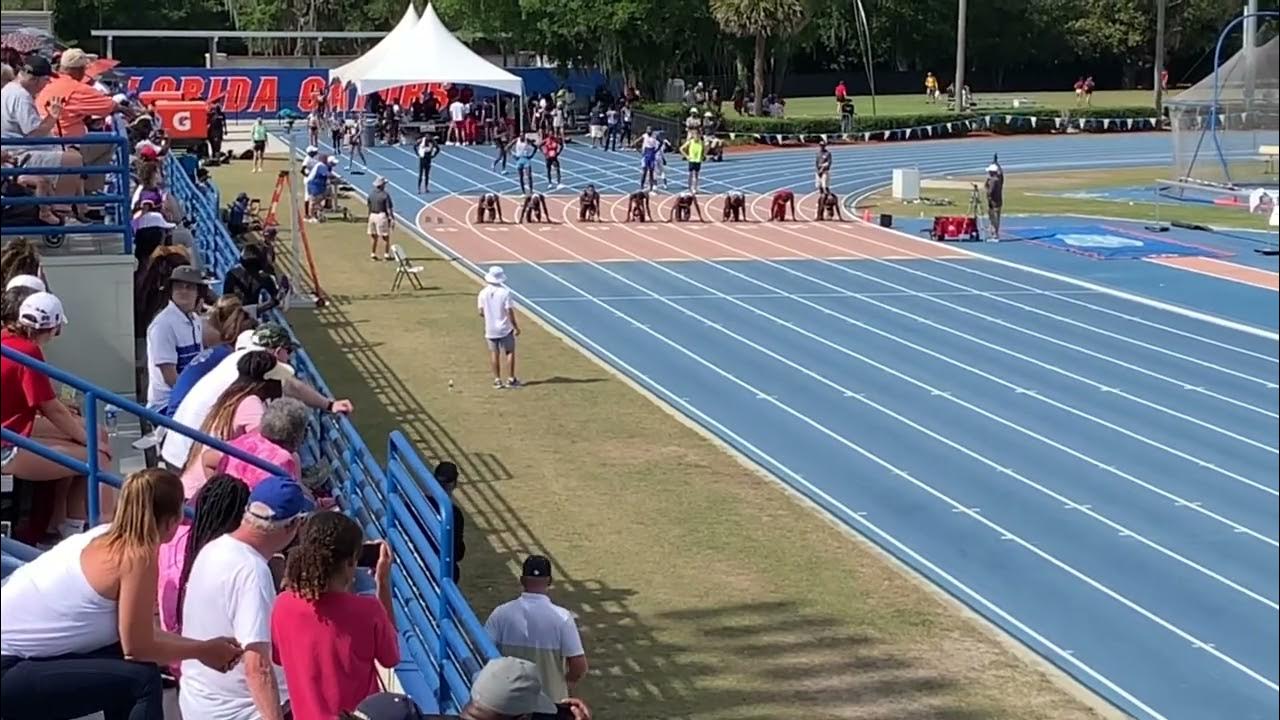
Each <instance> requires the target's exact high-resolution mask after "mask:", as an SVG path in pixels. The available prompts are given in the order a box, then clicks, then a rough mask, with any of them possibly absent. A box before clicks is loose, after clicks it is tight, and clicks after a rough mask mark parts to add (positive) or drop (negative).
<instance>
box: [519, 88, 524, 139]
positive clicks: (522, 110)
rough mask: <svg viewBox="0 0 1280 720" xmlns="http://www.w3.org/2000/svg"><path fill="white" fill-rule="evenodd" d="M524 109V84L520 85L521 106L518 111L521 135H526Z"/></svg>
mask: <svg viewBox="0 0 1280 720" xmlns="http://www.w3.org/2000/svg"><path fill="white" fill-rule="evenodd" d="M524 109H525V108H524V86H523V85H522V86H520V107H519V109H518V112H519V114H520V134H521V135H524Z"/></svg>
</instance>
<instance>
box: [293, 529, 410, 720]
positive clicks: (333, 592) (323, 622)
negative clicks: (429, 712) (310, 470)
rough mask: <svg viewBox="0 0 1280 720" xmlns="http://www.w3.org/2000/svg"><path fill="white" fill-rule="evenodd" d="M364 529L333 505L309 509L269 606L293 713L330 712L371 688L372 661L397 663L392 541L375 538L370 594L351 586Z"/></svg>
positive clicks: (351, 705)
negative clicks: (332, 509) (376, 547)
mask: <svg viewBox="0 0 1280 720" xmlns="http://www.w3.org/2000/svg"><path fill="white" fill-rule="evenodd" d="M363 545H364V532H363V531H362V530H361V529H360V525H359V524H357V523H356V521H355V520H352V519H351V518H349V517H347V516H346V515H343V514H342V513H338V512H322V513H317V514H316V515H313V516H312V517H311V518H310V519H309V520H307V522H306V523H305V524H304V525H303V526H302V530H301V531H299V533H298V544H297V545H296V546H295V547H294V548H293V549H292V550H291V551H290V552H289V559H288V561H287V564H286V565H285V571H284V592H282V593H281V594H280V597H279V598H277V599H276V604H275V607H273V608H272V610H271V640H272V642H271V647H272V649H273V652H274V653H275V659H276V661H277V662H278V663H279V665H280V667H281V668H283V669H284V675H285V678H286V680H287V681H288V685H289V701H290V707H291V709H292V711H293V715H294V717H296V718H299V720H302V719H303V718H318V719H319V718H333V717H337V715H338V714H339V713H341V712H346V711H351V710H355V709H356V706H357V705H359V704H360V701H362V700H364V699H365V698H367V697H369V696H370V695H373V694H374V693H377V692H378V691H379V690H380V689H381V688H380V687H379V683H378V667H379V666H381V667H384V668H388V669H390V668H394V667H395V666H396V665H399V664H400V638H399V636H398V635H397V633H396V626H395V621H394V620H393V617H394V615H393V610H392V605H391V549H390V548H389V547H388V546H387V544H386V543H378V545H379V555H378V561H377V565H376V566H375V567H374V569H373V576H374V583H375V587H376V591H375V594H374V596H373V597H368V596H364V595H357V594H356V593H354V592H352V588H353V587H354V585H355V580H356V573H357V572H358V571H359V570H358V567H357V565H358V563H359V560H360V554H361V551H362V549H363Z"/></svg>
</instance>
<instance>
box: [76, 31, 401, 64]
mask: <svg viewBox="0 0 1280 720" xmlns="http://www.w3.org/2000/svg"><path fill="white" fill-rule="evenodd" d="M89 34H90V35H91V36H93V37H100V38H106V39H107V40H106V56H107V57H109V58H114V57H115V47H114V45H115V39H116V38H158V39H169V38H186V39H193V38H194V39H201V40H207V41H208V42H209V57H211V58H213V57H217V55H218V40H220V39H222V38H230V39H236V40H284V39H302V40H314V41H315V53H314V54H315V55H316V56H317V57H318V56H319V55H320V42H321V41H322V40H374V39H377V38H381V37H385V36H386V34H387V33H386V32H385V31H360V32H354V31H347V30H328V31H312V30H290V31H283V30H141V29H136V28H127V29H109V30H90V31H89Z"/></svg>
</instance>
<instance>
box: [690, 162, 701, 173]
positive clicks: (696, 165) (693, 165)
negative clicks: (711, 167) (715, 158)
mask: <svg viewBox="0 0 1280 720" xmlns="http://www.w3.org/2000/svg"><path fill="white" fill-rule="evenodd" d="M700 170H702V162H701V161H698V162H693V161H692V160H690V161H689V172H699V171H700Z"/></svg>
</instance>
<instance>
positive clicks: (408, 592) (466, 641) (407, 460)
mask: <svg viewBox="0 0 1280 720" xmlns="http://www.w3.org/2000/svg"><path fill="white" fill-rule="evenodd" d="M122 126H123V124H120V123H118V124H117V125H116V127H120V128H122ZM11 142H12V143H13V144H14V145H15V146H17V145H29V146H39V145H42V144H43V145H56V144H59V143H71V144H82V143H99V144H111V145H113V146H114V147H115V154H114V156H113V157H114V160H113V162H111V163H110V164H108V165H104V166H97V167H85V168H79V167H77V168H74V171H75V172H77V173H79V172H85V171H87V172H97V173H101V174H105V175H107V176H108V178H109V180H108V187H107V191H106V194H105V195H96V196H92V197H90V196H75V197H41V198H34V197H28V198H10V197H8V196H6V197H5V198H4V200H3V203H4V205H6V206H10V207H17V206H20V205H24V204H25V205H30V204H36V203H53V202H59V203H83V202H94V203H98V204H104V205H105V206H106V212H105V219H104V220H103V221H101V222H99V223H97V224H94V225H83V226H76V227H75V228H74V229H72V228H67V227H45V226H22V225H12V224H6V225H5V226H4V227H3V229H2V231H0V232H2V233H3V236H4V239H5V241H6V242H7V241H9V240H11V239H12V238H15V237H26V238H30V239H34V240H35V241H36V242H40V241H43V242H44V247H45V250H46V251H47V252H46V253H45V258H44V267H45V269H46V274H47V276H48V277H49V282H50V285H51V287H52V288H53V289H55V290H56V291H57V292H58V294H59V295H60V296H61V297H62V299H63V302H64V305H65V307H66V312H67V316H68V317H71V318H74V321H73V322H74V323H75V324H74V325H72V326H70V327H69V330H68V332H67V333H66V336H67V337H66V339H65V340H60V341H59V343H60V344H62V345H64V347H63V348H62V349H61V352H51V353H50V356H49V357H48V359H47V360H48V362H47V363H45V362H40V361H38V360H36V359H34V358H32V357H30V356H27V355H24V354H22V353H20V352H17V351H15V350H12V349H11V348H8V347H5V348H4V349H3V356H4V358H5V359H6V361H10V362H16V363H18V364H20V365H24V366H27V367H29V368H33V369H35V370H37V371H39V372H42V373H44V374H46V375H48V376H49V377H50V378H51V379H52V380H54V381H55V382H56V383H57V384H59V385H60V386H61V396H62V397H63V398H64V399H68V398H72V397H74V398H76V399H77V402H78V403H79V404H80V407H81V413H82V417H84V418H85V424H86V437H87V438H88V447H87V451H88V452H87V457H88V458H89V459H88V461H87V462H80V461H79V460H77V459H75V458H72V457H70V456H67V455H64V454H62V453H60V452H58V451H56V450H54V449H51V448H49V447H46V446H44V445H41V444H40V443H39V442H35V441H32V440H31V439H29V438H27V437H24V436H22V435H19V434H17V433H14V432H11V431H10V430H7V429H5V430H3V433H2V434H3V441H4V443H5V445H13V446H17V447H18V448H19V449H20V450H21V451H23V452H30V453H34V454H36V455H39V456H41V457H43V458H45V459H46V460H49V461H51V462H54V463H58V464H60V465H62V466H64V467H66V468H68V470H69V471H71V473H74V474H79V475H83V476H84V477H86V478H87V479H88V502H89V517H88V520H89V524H90V525H91V526H92V525H93V524H96V521H97V518H98V506H97V499H98V492H97V490H98V486H99V484H100V483H106V484H108V485H112V486H115V487H119V486H120V485H121V483H122V480H121V475H123V474H125V473H127V472H128V471H130V470H136V469H139V468H140V467H141V465H142V464H143V463H144V462H145V461H144V458H143V457H141V454H140V453H139V452H138V451H136V450H134V449H133V448H132V447H131V446H130V444H129V443H130V440H131V439H133V438H136V437H138V435H139V428H140V427H143V426H145V425H151V426H159V427H163V428H165V429H166V431H167V432H171V433H178V434H181V435H185V436H188V437H191V438H193V439H194V440H196V441H197V442H201V443H204V444H205V445H207V446H209V447H210V448H213V449H215V450H219V451H222V452H224V453H227V454H229V455H231V456H233V457H236V458H238V459H240V460H243V461H245V462H248V463H250V464H253V465H254V466H256V467H259V468H261V469H263V470H265V471H268V472H273V471H274V472H277V473H278V472H279V470H278V469H277V468H274V466H271V465H269V464H267V463H265V462H264V461H262V460H260V459H258V458H256V457H254V456H252V455H248V454H246V453H243V452H242V451H240V450H237V449H236V448H234V447H232V446H230V445H228V444H227V443H225V442H222V441H219V440H216V439H214V438H212V437H209V436H206V435H204V434H203V433H201V432H199V431H198V430H196V429H195V428H192V427H188V426H184V425H182V424H180V423H177V422H175V421H174V420H172V419H170V418H168V417H165V416H163V415H161V414H158V413H156V412H153V411H151V410H149V409H147V408H146V407H144V406H143V405H141V404H139V403H138V402H136V401H135V400H134V398H135V397H137V393H136V387H137V386H136V377H137V375H136V366H135V358H136V355H137V354H138V353H136V352H135V346H134V328H133V306H132V305H133V273H134V268H135V259H134V256H133V252H134V249H133V242H132V241H133V238H132V235H131V230H130V218H129V213H128V210H129V206H128V203H129V200H128V199H129V197H130V196H131V194H132V190H133V189H134V188H133V187H132V185H133V181H132V180H131V176H130V147H129V143H128V140H127V138H126V137H125V136H124V135H123V130H122V131H121V134H106V133H98V134H94V135H91V136H87V137H80V138H71V137H55V138H40V139H24V140H14V141H11V140H10V139H6V140H5V145H6V147H8V146H9V145H10V144H11ZM194 171H195V164H194V163H184V162H182V161H181V159H180V158H178V157H176V156H175V155H173V154H168V155H166V156H165V159H164V174H165V176H166V181H167V185H168V189H169V191H170V192H171V193H172V194H173V195H174V196H175V197H176V198H177V199H178V200H179V202H180V203H181V204H182V205H183V206H184V207H185V209H186V211H187V213H188V217H189V219H191V220H194V225H193V230H194V233H195V236H196V247H197V250H198V252H199V254H200V260H201V265H202V266H203V268H204V269H205V270H206V271H207V272H211V273H212V274H213V275H214V276H215V277H216V278H222V277H225V275H226V273H227V271H228V270H229V269H230V268H231V267H232V266H233V265H235V263H236V262H237V261H238V258H239V254H240V250H239V248H238V247H237V244H236V242H235V241H234V240H233V238H232V237H231V235H230V233H229V232H228V230H227V228H226V226H225V225H224V223H223V220H222V218H221V217H220V209H219V207H218V200H217V199H216V198H217V197H218V193H217V189H216V188H209V187H203V188H202V187H199V186H197V184H196V183H195V181H194V177H193V173H194ZM65 172H68V170H67V169H65V168H22V169H18V168H5V169H4V170H3V174H4V177H5V178H11V177H16V176H18V175H19V174H22V175H31V174H47V175H56V174H59V173H65ZM273 313H274V315H273V317H271V318H269V319H271V320H274V321H276V322H278V323H280V324H282V325H284V326H285V327H286V328H288V318H287V317H286V316H285V315H283V314H281V313H280V312H278V311H273ZM77 333H79V334H80V337H79V338H77V337H76V335H77ZM290 333H292V330H290ZM51 350H52V348H51ZM291 364H292V365H293V367H294V369H295V371H296V373H297V375H298V377H300V378H302V379H304V380H306V381H307V382H308V383H310V384H311V385H312V386H313V387H315V388H317V389H318V390H321V391H322V392H326V393H327V392H328V386H327V383H326V382H325V379H324V378H323V377H322V376H321V375H320V373H319V371H318V370H317V368H316V365H315V364H314V362H313V361H312V358H310V357H309V356H308V355H307V354H306V352H305V351H304V350H302V349H296V350H295V352H294V354H293V357H292V359H291ZM330 396H331V397H332V395H330ZM108 410H111V412H112V415H113V416H114V415H115V414H117V413H118V414H119V415H120V416H121V418H122V420H121V421H120V424H119V425H118V428H119V432H113V433H112V435H113V436H114V437H112V438H111V442H112V446H113V450H114V451H115V452H114V453H113V457H114V458H115V461H114V463H113V464H114V465H116V467H101V466H99V463H98V454H97V452H96V450H97V448H96V444H97V441H98V432H97V430H98V427H99V426H100V423H103V422H104V416H105V414H106V413H107V411H108ZM131 419H132V420H131ZM134 420H136V422H134ZM113 429H115V428H114V427H113ZM382 454H383V455H384V457H385V459H383V460H379V458H378V454H375V452H374V450H373V449H371V448H370V447H369V446H368V445H367V444H366V443H365V441H364V440H363V439H362V438H361V436H360V434H359V432H358V431H357V430H356V428H355V426H354V425H353V424H352V422H351V421H350V419H348V418H347V417H345V416H342V415H330V414H326V415H323V416H320V415H319V414H317V415H314V416H313V417H312V419H311V422H310V432H309V433H308V440H307V444H306V446H305V447H304V448H303V449H302V451H301V452H300V455H301V457H302V460H303V464H304V466H309V467H321V468H325V469H326V470H327V471H328V472H329V473H330V474H331V476H332V483H333V485H334V487H335V488H336V489H337V491H338V494H339V497H338V501H339V504H340V508H341V510H342V511H344V512H346V513H348V514H350V515H351V516H353V517H355V518H356V519H357V520H358V521H359V523H360V524H361V525H362V526H363V528H364V530H365V533H366V535H367V536H368V537H371V538H380V539H384V540H385V541H386V542H388V543H389V544H390V546H391V548H392V552H393V553H394V556H395V558H396V563H395V567H394V570H393V574H392V583H393V587H394V589H393V597H394V603H395V606H396V614H395V616H396V617H395V619H396V621H397V629H398V631H399V636H400V642H401V656H402V658H403V661H402V663H401V664H400V666H398V667H397V668H396V670H395V675H394V677H395V680H396V681H397V683H398V685H399V686H400V688H402V689H403V690H404V691H405V692H407V693H408V694H410V695H411V696H412V697H413V698H414V700H415V701H416V702H417V703H418V704H419V706H420V707H421V708H422V709H423V710H424V711H426V712H428V713H430V712H435V711H439V712H457V711H459V710H460V709H461V707H462V706H463V705H465V704H466V702H467V699H468V697H469V688H470V683H471V678H472V677H473V676H474V674H475V673H476V672H478V671H479V669H480V668H481V667H482V666H483V665H484V663H485V662H486V661H487V660H488V659H490V658H493V657H497V655H498V653H497V649H496V648H495V647H494V645H493V643H492V641H491V640H490V639H489V637H488V635H487V634H486V633H485V631H484V628H483V627H482V626H481V624H480V622H479V620H478V619H477V618H476V616H475V614H474V612H473V611H472V609H471V608H470V606H469V605H468V603H467V601H466V599H465V598H464V597H463V596H462V593H461V592H460V590H459V589H458V587H457V585H455V584H454V581H453V563H454V558H453V548H452V543H453V509H452V501H451V499H450V497H449V495H448V494H447V493H446V492H445V491H444V489H443V488H442V487H441V486H440V484H439V483H437V482H436V480H435V478H434V477H433V476H432V474H431V472H430V471H429V470H428V469H427V466H426V465H425V464H424V463H423V461H422V459H421V458H420V457H419V456H418V454H417V452H416V451H415V449H414V448H413V446H412V445H411V444H410V443H409V442H408V441H407V440H406V438H405V437H404V436H403V435H402V434H401V433H399V432H393V433H391V435H390V436H389V437H388V438H387V439H386V447H385V449H384V453H382ZM22 487H23V483H22V478H20V477H19V478H5V484H4V488H3V490H4V493H5V494H6V495H16V494H17V493H19V492H20V491H21V489H22ZM18 500H20V498H16V497H10V498H6V504H7V507H8V508H9V512H11V513H12V512H14V511H15V509H20V508H21V503H20V502H18ZM188 512H190V508H188ZM2 554H3V567H4V575H5V576H6V577H7V575H8V574H9V572H11V571H12V570H13V569H14V568H15V567H17V566H20V565H21V564H22V563H24V562H28V561H30V560H31V559H33V558H34V557H37V556H38V554H39V551H38V550H36V549H35V548H32V547H29V546H26V545H23V544H21V543H18V542H16V541H14V540H12V539H10V538H7V537H6V538H4V540H3V553H2Z"/></svg>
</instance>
